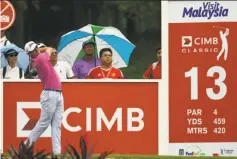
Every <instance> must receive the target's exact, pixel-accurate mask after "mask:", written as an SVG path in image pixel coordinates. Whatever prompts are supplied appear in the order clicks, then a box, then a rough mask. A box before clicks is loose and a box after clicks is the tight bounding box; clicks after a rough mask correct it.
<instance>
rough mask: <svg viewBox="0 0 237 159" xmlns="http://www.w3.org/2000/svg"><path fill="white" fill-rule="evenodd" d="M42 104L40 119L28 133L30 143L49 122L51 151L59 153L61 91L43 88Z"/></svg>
mask: <svg viewBox="0 0 237 159" xmlns="http://www.w3.org/2000/svg"><path fill="white" fill-rule="evenodd" d="M40 103H41V106H42V109H41V114H40V119H39V121H38V122H37V124H36V125H35V127H34V129H33V130H32V132H31V133H30V136H29V138H28V139H29V141H30V143H32V142H35V141H36V140H37V139H38V138H39V137H40V136H41V135H42V134H43V133H44V131H45V130H46V129H47V128H48V126H49V124H51V135H52V145H53V153H54V154H60V153H61V121H62V117H63V111H64V100H63V95H62V93H61V92H55V91H48V90H43V91H42V93H41V95H40Z"/></svg>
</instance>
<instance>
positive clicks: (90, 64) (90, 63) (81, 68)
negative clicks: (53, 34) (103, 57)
mask: <svg viewBox="0 0 237 159" xmlns="http://www.w3.org/2000/svg"><path fill="white" fill-rule="evenodd" d="M82 48H83V51H84V53H85V56H84V57H82V58H81V59H80V60H78V61H76V62H75V64H74V65H73V67H72V70H73V72H74V75H75V76H76V78H79V79H85V78H86V76H87V74H88V73H89V71H90V70H91V69H92V68H95V67H97V66H100V65H101V61H100V59H99V58H96V57H95V54H94V53H95V43H94V42H92V41H85V42H84V43H83V44H82Z"/></svg>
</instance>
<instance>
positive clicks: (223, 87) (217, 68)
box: [185, 66, 227, 100]
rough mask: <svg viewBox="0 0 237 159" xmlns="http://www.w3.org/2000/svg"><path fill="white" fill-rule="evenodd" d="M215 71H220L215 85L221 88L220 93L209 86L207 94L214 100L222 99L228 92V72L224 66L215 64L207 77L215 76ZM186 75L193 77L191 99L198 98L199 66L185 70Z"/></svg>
mask: <svg viewBox="0 0 237 159" xmlns="http://www.w3.org/2000/svg"><path fill="white" fill-rule="evenodd" d="M215 73H218V75H219V76H218V78H217V79H215V85H216V86H218V87H219V88H220V91H219V92H218V93H215V92H214V90H213V88H207V89H206V93H207V96H208V97H209V98H210V99H212V100H220V99H222V98H224V97H225V95H226V93H227V87H226V84H225V83H224V81H225V78H226V72H225V69H224V68H223V67H220V66H213V67H211V68H209V69H208V71H207V77H213V76H214V74H215ZM185 77H187V78H188V77H190V79H191V99H192V100H198V68H197V67H192V69H191V70H189V71H188V72H185Z"/></svg>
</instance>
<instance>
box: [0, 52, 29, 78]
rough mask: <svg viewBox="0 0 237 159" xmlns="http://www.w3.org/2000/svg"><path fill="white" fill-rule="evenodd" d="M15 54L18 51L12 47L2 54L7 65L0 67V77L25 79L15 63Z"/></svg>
mask: <svg viewBox="0 0 237 159" xmlns="http://www.w3.org/2000/svg"><path fill="white" fill-rule="evenodd" d="M17 55H18V52H16V51H15V50H14V49H10V50H8V51H7V52H6V53H5V54H4V56H5V58H6V59H7V62H8V66H6V67H3V68H1V69H0V79H25V76H24V71H23V70H22V69H21V68H19V67H17V65H16V64H17Z"/></svg>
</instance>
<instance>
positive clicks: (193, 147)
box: [168, 1, 237, 156]
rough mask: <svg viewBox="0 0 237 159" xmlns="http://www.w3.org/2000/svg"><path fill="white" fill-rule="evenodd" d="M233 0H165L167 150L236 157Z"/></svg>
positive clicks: (236, 31) (235, 18) (235, 14)
mask: <svg viewBox="0 0 237 159" xmlns="http://www.w3.org/2000/svg"><path fill="white" fill-rule="evenodd" d="M236 8H237V2H235V1H203V2H202V1H189V2H187V1H185V2H182V1H179V2H174V1H173V2H172V1H171V2H170V1H169V2H168V10H169V45H168V49H169V122H170V125H169V143H170V144H169V154H170V155H184V156H218V155H220V156H237V135H236V134H237V129H236V127H237V120H236V113H237V107H236V105H237V100H236V94H237V89H236V87H237V84H236V81H237V74H236V68H235V64H236V59H237V45H236V37H237V10H236Z"/></svg>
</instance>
